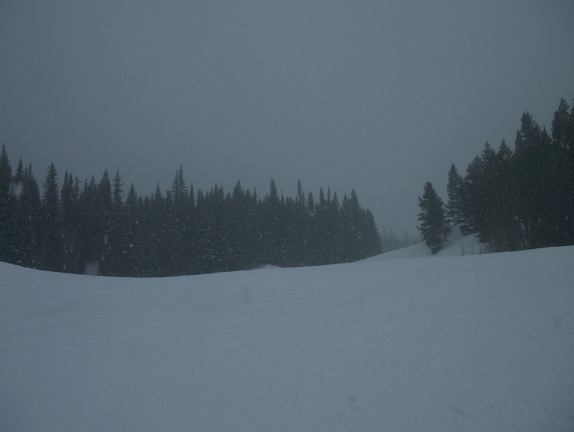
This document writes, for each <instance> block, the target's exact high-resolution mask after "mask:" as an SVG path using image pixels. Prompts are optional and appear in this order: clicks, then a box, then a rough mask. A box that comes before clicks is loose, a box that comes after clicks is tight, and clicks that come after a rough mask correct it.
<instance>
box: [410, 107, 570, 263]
mask: <svg viewBox="0 0 574 432" xmlns="http://www.w3.org/2000/svg"><path fill="white" fill-rule="evenodd" d="M447 194H448V202H447V205H446V207H444V210H445V212H446V215H447V219H448V221H449V222H450V224H451V225H458V226H460V229H461V231H462V232H463V233H464V234H476V235H477V236H478V238H479V240H480V241H481V242H483V243H485V244H487V245H488V249H489V250H492V251H494V252H501V251H515V250H522V249H533V248H540V247H550V246H565V245H572V244H574V108H570V106H569V105H568V103H567V102H566V101H565V100H564V99H561V100H560V103H559V105H558V109H557V110H556V111H555V112H554V118H553V120H552V130H551V132H550V133H548V132H547V131H546V129H545V128H541V127H540V126H539V125H538V124H537V123H536V121H535V120H534V118H533V117H532V115H531V114H529V113H528V112H526V113H524V114H523V115H522V117H521V119H520V129H518V131H517V132H516V138H515V140H514V151H513V150H512V149H511V148H510V147H509V146H508V145H507V144H506V142H505V141H504V140H503V141H502V142H501V144H500V146H499V147H498V149H494V148H492V147H491V145H490V144H489V143H486V144H485V146H484V149H483V150H482V153H481V154H480V155H478V156H476V157H475V158H474V159H473V160H472V161H471V162H470V163H469V164H468V167H467V168H466V173H465V175H464V176H462V175H461V174H459V172H458V170H457V168H456V167H455V166H454V164H453V165H451V168H450V171H449V173H448V184H447ZM421 208H422V207H421ZM419 220H421V222H422V224H423V226H424V223H425V221H424V219H423V218H422V217H419ZM436 223H437V224H438V223H440V222H436ZM427 244H428V242H427ZM429 246H430V245H429Z"/></svg>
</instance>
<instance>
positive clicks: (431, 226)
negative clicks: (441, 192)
mask: <svg viewBox="0 0 574 432" xmlns="http://www.w3.org/2000/svg"><path fill="white" fill-rule="evenodd" d="M419 207H420V208H421V212H420V213H419V221H420V222H421V226H420V227H418V229H419V230H421V232H422V234H423V239H424V241H425V243H426V245H427V246H428V247H429V248H430V250H431V252H432V253H433V254H436V253H437V252H438V251H440V250H441V249H442V248H443V247H444V243H445V241H446V240H447V238H448V235H449V234H450V226H449V223H448V220H447V218H446V214H445V208H444V202H443V201H442V199H441V198H440V197H439V196H438V194H437V193H436V191H435V190H434V187H433V185H432V183H431V182H427V183H426V184H425V186H424V193H423V196H422V197H419Z"/></svg>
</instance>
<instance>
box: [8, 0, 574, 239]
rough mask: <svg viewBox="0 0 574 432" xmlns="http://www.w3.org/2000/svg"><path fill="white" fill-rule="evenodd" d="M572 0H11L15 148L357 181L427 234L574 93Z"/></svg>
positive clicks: (44, 157)
mask: <svg viewBox="0 0 574 432" xmlns="http://www.w3.org/2000/svg"><path fill="white" fill-rule="evenodd" d="M573 22H574V2H572V1H569V0H563V1H559V0H549V1H545V2H542V1H505V2H501V1H482V2H471V1H455V0H453V1H437V2H427V1H422V0H421V1H374V0H372V1H367V0H365V1H336V0H329V1H327V0H316V1H312V0H311V1H310V0H307V1H298V0H297V1H286V0H283V1H256V0H238V1H217V0H211V1H184V0H181V1H173V0H167V1H163V2H155V1H143V0H138V1H135V0H99V1H92V2H87V1H76V2H70V1H59V0H56V1H50V2H46V1H40V0H38V1H32V0H31V1H27V0H22V1H16V0H7V1H3V2H2V3H1V5H0V145H2V144H5V145H6V147H7V150H8V155H9V157H10V160H11V162H12V164H13V166H14V167H15V166H16V164H17V161H18V158H20V157H22V159H23V161H24V162H25V163H30V162H31V163H32V164H33V167H34V174H35V177H36V179H37V180H38V183H39V184H40V185H41V183H42V182H43V180H44V177H45V174H46V169H47V167H48V165H49V164H50V162H54V163H55V165H56V168H57V169H58V172H59V173H60V176H61V177H60V179H61V178H62V177H63V174H64V171H65V170H69V171H71V172H72V173H73V174H74V175H75V176H78V177H80V179H82V180H83V179H84V178H90V177H91V176H94V177H95V178H96V181H99V179H100V178H101V175H102V173H103V171H104V170H105V169H108V170H109V171H110V175H111V176H113V175H114V174H115V171H116V169H117V168H120V172H121V175H122V176H123V179H124V182H125V185H124V189H125V191H126V192H127V190H128V188H129V185H130V184H131V183H132V182H133V183H134V184H135V187H136V191H137V192H138V194H140V195H147V194H150V193H151V192H153V191H154V190H155V185H156V182H158V181H159V184H160V187H161V188H162V190H163V191H165V190H166V189H168V188H169V187H170V186H171V182H172V180H173V177H174V175H175V171H176V170H177V168H178V167H179V166H180V165H182V166H183V169H184V174H185V180H186V182H187V183H188V184H189V183H193V185H194V186H195V188H196V189H197V188H202V189H204V190H207V189H210V188H211V187H212V186H213V185H214V183H215V182H218V183H219V184H222V185H223V186H224V189H225V191H226V192H230V191H231V190H232V188H233V185H234V184H235V182H236V181H237V180H241V183H242V185H243V186H244V187H245V188H247V189H250V190H253V189H254V188H256V189H257V193H258V195H259V196H260V197H262V196H264V195H265V193H267V191H268V187H269V182H270V179H271V178H272V177H273V178H274V179H275V181H276V183H277V186H278V188H279V189H280V190H282V191H283V192H284V194H285V195H286V196H294V195H295V191H296V186H297V180H298V179H300V180H301V182H302V185H303V189H304V190H305V191H306V192H308V191H312V192H313V193H314V195H315V197H318V190H319V187H321V186H322V187H324V188H325V189H326V188H327V187H330V188H331V191H336V192H338V194H339V199H342V195H343V194H344V193H347V194H348V193H349V192H350V191H351V189H353V188H354V189H355V190H356V192H357V194H358V197H359V201H360V202H361V204H362V205H363V207H368V208H370V209H371V211H372V212H373V213H374V215H375V219H376V221H377V225H378V227H379V229H380V230H381V231H382V227H383V226H384V227H385V228H386V229H389V228H393V229H394V230H395V231H397V232H399V233H402V231H403V230H407V231H408V232H409V233H411V234H414V233H416V232H417V231H416V229H415V226H417V225H418V221H417V213H418V211H419V209H418V200H417V197H418V196H420V195H422V189H423V185H424V183H425V182H426V181H431V182H433V183H434V185H435V187H436V189H437V191H439V193H440V194H441V195H442V196H443V198H444V199H445V200H446V196H445V195H446V194H445V190H446V180H447V173H448V169H449V167H450V164H451V163H455V165H456V166H457V167H458V169H459V171H460V172H461V173H464V170H465V169H466V166H467V164H468V163H469V162H470V161H471V159H472V158H473V157H474V156H475V155H477V154H479V153H480V152H481V150H482V147H483V145H484V143H485V142H486V141H489V142H490V143H491V144H492V145H493V146H495V147H498V145H499V144H500V142H501V140H502V139H506V142H507V143H508V144H509V145H510V146H511V148H514V137H515V134H516V130H517V129H518V128H519V126H520V116H521V114H522V113H523V112H524V111H529V112H530V113H532V114H533V116H534V118H535V119H536V120H537V121H538V122H539V124H541V125H545V126H546V127H547V128H548V130H550V126H551V124H550V122H551V119H552V115H553V112H554V110H555V109H556V108H557V107H558V103H559V100H560V98H566V99H567V100H568V102H569V103H572V98H573V97H574V27H573V26H572V23H573Z"/></svg>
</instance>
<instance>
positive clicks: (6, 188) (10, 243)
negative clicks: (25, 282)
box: [0, 146, 18, 263]
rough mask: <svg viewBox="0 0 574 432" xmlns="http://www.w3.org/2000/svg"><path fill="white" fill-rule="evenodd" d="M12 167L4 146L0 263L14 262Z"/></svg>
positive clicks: (0, 178) (0, 173) (0, 158)
mask: <svg viewBox="0 0 574 432" xmlns="http://www.w3.org/2000/svg"><path fill="white" fill-rule="evenodd" d="M11 184H12V166H11V165H10V160H9V159H8V154H7V152H6V146H2V152H1V153H0V245H1V246H0V261H4V262H12V263H13V262H15V261H14V255H15V252H16V251H15V248H16V245H15V238H14V236H15V235H16V231H17V229H18V227H17V224H16V200H15V199H14V195H13V194H11Z"/></svg>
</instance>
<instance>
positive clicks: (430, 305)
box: [0, 247, 574, 432]
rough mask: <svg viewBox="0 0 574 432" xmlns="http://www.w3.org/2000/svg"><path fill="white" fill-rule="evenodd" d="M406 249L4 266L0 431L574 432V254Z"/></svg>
mask: <svg viewBox="0 0 574 432" xmlns="http://www.w3.org/2000/svg"><path fill="white" fill-rule="evenodd" d="M413 251H415V252H413ZM416 251H419V252H420V250H418V249H416V247H415V248H414V249H411V252H410V253H411V254H413V255H417V254H418V255H424V253H419V252H416ZM401 253H402V254H403V256H404V255H408V254H409V252H408V251H407V252H405V251H403V252H401ZM401 253H398V252H397V253H395V254H394V255H393V254H390V255H382V256H379V257H375V258H372V259H369V260H366V261H362V262H357V263H353V264H344V265H333V266H325V267H314V268H300V269H277V268H275V269H274V268H270V269H266V270H265V271H256V270H254V271H245V272H235V273H221V274H214V275H202V276H192V277H177V278H165V279H137V280H136V279H121V278H102V277H92V276H74V275H65V274H56V273H45V272H40V271H34V270H29V269H23V268H19V267H16V266H12V265H8V264H1V263H0V281H1V282H0V284H1V287H0V346H1V347H2V348H1V351H0V430H2V431H4V432H12V431H28V432H34V431H58V432H64V431H85V432H88V431H94V432H95V431H98V432H100V431H190V430H194V431H208V430H209V431H250V432H251V431H270V430H272V431H329V432H330V431H335V430H340V431H350V430H354V431H381V430H394V431H398V430H407V431H441V432H443V431H446V430H456V431H486V430H491V431H495V430H499V431H502V430H504V431H510V430H516V431H543V430H552V431H560V430H564V431H566V430H572V429H573V428H574V409H573V407H574V366H572V365H573V361H572V359H573V358H574V313H573V310H574V272H572V265H573V264H574V247H565V248H552V249H543V250H533V251H528V252H514V253H505V254H491V255H473V256H458V257H456V256H442V257H441V256H435V257H420V258H408V259H407V258H400V257H399V255H400V254H401ZM445 253H446V254H447V255H448V252H445ZM389 257H390V258H393V257H394V258H393V259H390V258H389Z"/></svg>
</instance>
